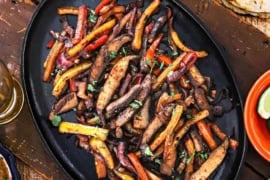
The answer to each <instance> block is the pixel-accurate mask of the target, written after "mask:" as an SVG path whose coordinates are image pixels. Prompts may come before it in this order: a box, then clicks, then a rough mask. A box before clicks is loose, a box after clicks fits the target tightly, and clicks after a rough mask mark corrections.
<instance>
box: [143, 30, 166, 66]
mask: <svg viewBox="0 0 270 180" xmlns="http://www.w3.org/2000/svg"><path fill="white" fill-rule="evenodd" d="M162 38H163V34H162V33H161V34H159V35H158V36H157V38H156V39H155V40H154V41H153V43H152V44H151V46H150V47H149V48H148V49H147V51H146V56H145V63H146V64H148V65H149V66H150V67H153V66H154V63H155V62H154V60H155V59H154V58H155V51H156V49H157V48H158V46H159V44H160V42H161V40H162Z"/></svg>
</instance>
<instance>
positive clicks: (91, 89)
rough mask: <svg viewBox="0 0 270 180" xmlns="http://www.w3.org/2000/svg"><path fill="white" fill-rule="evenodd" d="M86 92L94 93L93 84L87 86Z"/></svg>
mask: <svg viewBox="0 0 270 180" xmlns="http://www.w3.org/2000/svg"><path fill="white" fill-rule="evenodd" d="M87 90H88V91H90V92H95V91H96V88H95V87H94V85H93V84H91V83H90V84H88V85H87Z"/></svg>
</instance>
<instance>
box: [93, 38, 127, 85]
mask: <svg viewBox="0 0 270 180" xmlns="http://www.w3.org/2000/svg"><path fill="white" fill-rule="evenodd" d="M129 41H131V37H130V36H129V35H127V34H126V35H122V36H119V37H118V38H116V39H114V40H113V41H111V42H110V43H108V44H107V45H106V46H103V47H102V48H101V50H100V51H99V54H98V56H97V58H96V60H95V62H94V64H93V65H92V67H91V69H90V70H91V71H90V74H89V81H90V82H93V81H98V80H99V78H100V76H101V74H102V73H103V71H104V69H105V67H106V66H107V64H108V63H109V62H110V60H111V59H115V58H116V56H117V53H118V51H119V49H120V48H121V47H122V46H123V45H124V44H125V43H127V42H129Z"/></svg>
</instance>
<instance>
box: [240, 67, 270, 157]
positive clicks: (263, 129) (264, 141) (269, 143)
mask: <svg viewBox="0 0 270 180" xmlns="http://www.w3.org/2000/svg"><path fill="white" fill-rule="evenodd" d="M267 87H270V70H268V71H266V72H265V73H264V74H263V75H261V76H260V77H259V78H258V79H257V81H256V82H255V83H254V84H253V85H252V87H251V89H250V91H249V94H248V96H247V99H246V102H245V108H244V123H245V128H246V132H247V136H248V138H249V140H250V142H251V144H252V145H253V147H254V148H255V149H256V150H257V152H258V153H259V154H260V155H261V156H262V157H263V158H264V159H266V160H267V161H269V162H270V131H269V130H268V129H267V125H266V120H265V119H262V118H261V117H260V116H259V115H258V113H257V105H258V101H259V98H260V96H261V94H262V93H263V92H264V90H265V89H266V88H267Z"/></svg>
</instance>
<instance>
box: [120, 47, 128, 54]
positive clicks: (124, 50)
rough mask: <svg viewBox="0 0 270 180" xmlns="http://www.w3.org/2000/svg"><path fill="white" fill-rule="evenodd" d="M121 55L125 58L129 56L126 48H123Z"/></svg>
mask: <svg viewBox="0 0 270 180" xmlns="http://www.w3.org/2000/svg"><path fill="white" fill-rule="evenodd" d="M121 53H122V54H123V55H124V56H126V55H127V50H126V48H125V47H122V48H121Z"/></svg>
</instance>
